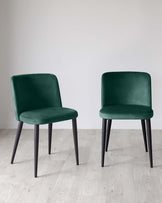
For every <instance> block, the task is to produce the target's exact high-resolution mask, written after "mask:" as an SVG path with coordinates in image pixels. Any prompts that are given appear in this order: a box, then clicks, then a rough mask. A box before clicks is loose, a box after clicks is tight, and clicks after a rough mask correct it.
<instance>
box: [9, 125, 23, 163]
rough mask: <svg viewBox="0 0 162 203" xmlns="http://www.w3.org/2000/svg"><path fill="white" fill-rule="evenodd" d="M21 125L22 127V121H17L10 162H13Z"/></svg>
mask: <svg viewBox="0 0 162 203" xmlns="http://www.w3.org/2000/svg"><path fill="white" fill-rule="evenodd" d="M22 127H23V122H22V121H19V123H18V128H17V133H16V139H15V144H14V148H13V152H12V158H11V164H13V162H14V158H15V154H16V150H17V146H18V143H19V139H20V135H21V130H22Z"/></svg>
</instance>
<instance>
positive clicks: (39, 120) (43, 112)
mask: <svg viewBox="0 0 162 203" xmlns="http://www.w3.org/2000/svg"><path fill="white" fill-rule="evenodd" d="M77 116H78V113H77V111H75V110H73V109H69V108H63V107H48V108H41V109H35V110H31V111H25V112H23V113H21V114H20V120H21V121H22V122H24V123H28V124H34V125H38V124H47V123H55V122H59V121H64V120H70V119H74V118H76V117H77Z"/></svg>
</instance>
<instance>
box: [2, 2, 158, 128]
mask: <svg viewBox="0 0 162 203" xmlns="http://www.w3.org/2000/svg"><path fill="white" fill-rule="evenodd" d="M161 9H162V1H161V0H136V1H135V0H100V1H99V0H98V1H97V0H68V1H67V0H0V15H1V18H0V23H1V24H0V31H1V37H0V42H1V46H0V53H1V54H0V57H1V58H0V59H1V60H0V83H1V85H0V96H1V98H0V104H1V105H0V128H16V127H17V122H16V120H15V117H14V110H13V103H12V97H11V87H10V77H11V76H12V75H13V74H26V73H38V72H50V73H54V74H56V75H57V76H58V79H59V83H60V89H61V95H62V101H63V105H64V106H66V107H73V108H74V109H77V110H78V112H79V118H78V128H100V127H101V119H100V118H99V115H98V114H99V113H98V111H99V109H100V84H101V82H100V80H101V74H102V73H103V72H106V71H118V70H129V71H146V72H149V73H150V74H151V75H152V87H153V108H154V114H155V116H154V118H153V119H152V127H153V128H154V129H162V107H161V106H162V90H161V87H162V12H161ZM26 127H32V126H28V125H26ZM43 127H44V126H43ZM55 128H71V123H70V122H69V121H68V122H63V123H58V124H56V125H55ZM113 128H140V122H138V121H127V122H126V121H120V122H119V121H115V122H114V124H113Z"/></svg>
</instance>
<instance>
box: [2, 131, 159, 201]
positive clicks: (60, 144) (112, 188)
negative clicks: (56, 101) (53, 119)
mask: <svg viewBox="0 0 162 203" xmlns="http://www.w3.org/2000/svg"><path fill="white" fill-rule="evenodd" d="M15 133H16V131H15V130H0V203H23V202H24V203H53V202H54V203H57V202H58V203H64V202H65V203H66V202H67V203H91V202H92V203H146V202H147V203H161V202H162V192H161V190H162V131H159V130H153V133H152V137H153V158H154V168H153V169H151V168H150V167H149V154H148V153H146V152H145V148H144V142H143V135H142V131H141V130H112V132H111V134H110V142H109V150H108V152H106V154H105V167H104V168H101V166H100V162H101V160H100V158H101V131H100V130H79V133H78V137H79V140H78V141H79V155H80V165H79V166H76V164H75V153H74V144H73V136H72V131H71V130H55V129H54V130H53V139H52V154H51V155H48V145H47V144H48V140H47V138H48V133H47V130H43V129H42V130H40V145H39V159H38V178H34V161H33V157H34V149H33V148H34V139H33V138H34V137H33V136H34V135H33V130H23V131H22V135H21V138H20V142H19V145H18V149H17V153H16V157H15V162H14V164H13V165H11V164H10V159H11V154H12V149H13V144H14V139H15Z"/></svg>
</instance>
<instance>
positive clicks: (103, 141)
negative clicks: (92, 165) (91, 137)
mask: <svg viewBox="0 0 162 203" xmlns="http://www.w3.org/2000/svg"><path fill="white" fill-rule="evenodd" d="M106 123H107V120H106V119H102V141H101V150H102V153H101V166H102V167H104V159H105V140H106Z"/></svg>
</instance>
